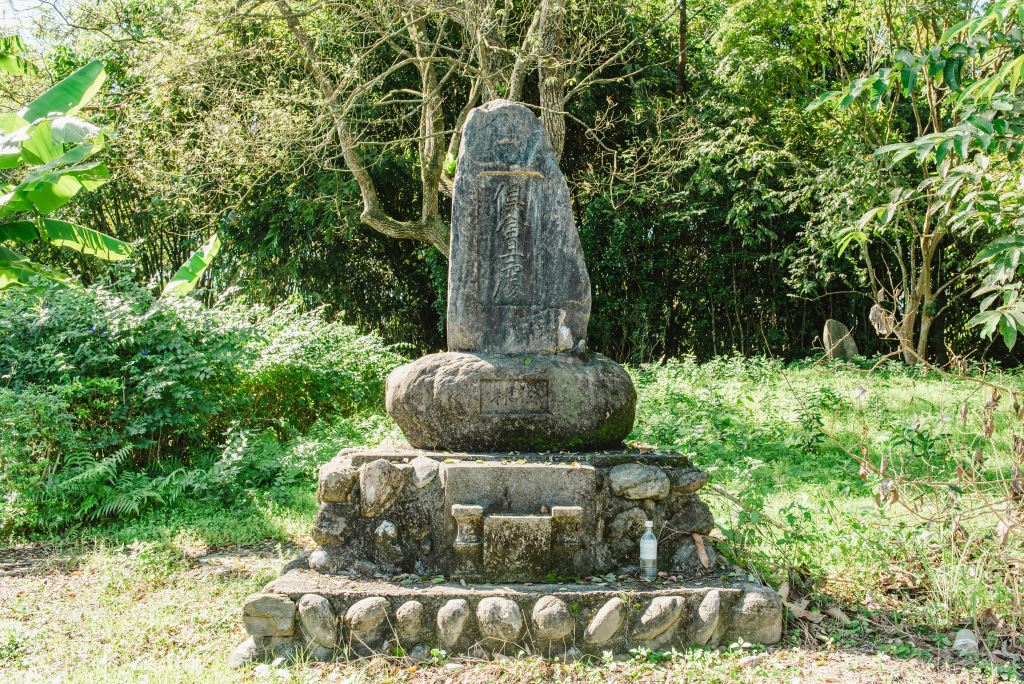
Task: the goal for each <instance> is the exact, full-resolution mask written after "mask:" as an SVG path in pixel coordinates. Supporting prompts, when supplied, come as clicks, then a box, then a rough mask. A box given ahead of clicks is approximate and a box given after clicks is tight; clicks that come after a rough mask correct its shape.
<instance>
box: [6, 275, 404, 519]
mask: <svg viewBox="0 0 1024 684" xmlns="http://www.w3.org/2000/svg"><path fill="white" fill-rule="evenodd" d="M400 361H401V357H399V356H398V355H397V354H395V353H394V352H392V351H390V350H389V348H388V347H387V346H386V345H384V344H383V343H382V342H381V341H380V340H379V339H377V338H374V337H369V336H364V335H360V334H359V333H358V332H356V331H355V330H354V329H352V328H351V327H348V326H344V325H340V324H337V323H332V322H329V321H326V320H324V318H323V315H322V313H321V312H319V311H314V312H306V313H304V312H301V311H299V310H298V308H297V307H295V306H285V307H282V308H280V309H278V310H277V311H274V312H271V311H269V310H266V309H252V308H243V307H239V306H227V307H223V308H214V309H210V308H206V307H203V306H202V305H200V304H199V303H198V302H196V301H193V300H190V299H177V300H171V301H165V300H157V299H155V298H154V297H153V296H152V295H151V294H150V293H149V292H148V291H147V290H145V289H143V288H139V287H136V286H132V285H118V286H114V287H107V286H94V287H89V288H74V289H72V288H62V287H47V288H43V289H42V290H41V291H34V292H33V291H30V290H27V289H26V290H21V289H16V290H11V291H9V292H6V293H4V295H3V296H2V306H0V497H2V498H0V530H3V529H7V530H17V529H34V528H40V527H50V528H52V527H55V526H61V525H66V524H69V523H78V522H82V521H90V520H98V519H101V518H110V517H116V516H124V515H132V514H135V513H138V512H139V511H141V510H142V509H143V508H146V507H148V506H152V505H159V504H165V503H169V502H171V501H173V500H174V499H176V498H177V497H178V496H180V495H181V494H183V493H185V492H190V493H192V494H194V495H216V496H219V497H226V498H230V497H231V496H233V495H235V494H236V493H237V492H238V491H239V490H240V489H243V488H246V487H260V486H264V487H266V486H280V485H282V484H285V483H289V482H294V481H297V480H299V479H300V477H301V476H305V475H309V474H310V473H308V472H307V471H308V470H309V467H310V463H308V462H307V461H305V460H303V459H302V458H299V459H298V461H296V459H294V458H292V457H291V456H290V455H289V454H288V448H289V447H288V446H287V445H282V444H280V443H279V441H278V440H279V439H286V440H289V439H290V440H294V438H296V437H297V436H299V435H301V433H303V432H304V431H306V430H309V429H310V428H311V427H312V426H313V425H314V424H316V423H317V421H318V420H319V419H321V417H330V418H331V419H336V418H337V417H339V416H342V417H354V416H356V415H357V414H359V413H360V412H362V413H367V412H371V411H372V410H373V409H377V410H378V411H379V409H380V408H382V407H381V404H382V398H383V388H384V379H385V377H386V375H387V373H388V372H389V371H390V369H391V368H392V367H393V366H394V365H395V364H397V363H399V362H400ZM317 457H318V458H320V460H323V459H324V458H326V457H327V456H326V455H324V454H321V453H318V454H317Z"/></svg>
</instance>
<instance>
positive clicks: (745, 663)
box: [736, 655, 764, 668]
mask: <svg viewBox="0 0 1024 684" xmlns="http://www.w3.org/2000/svg"><path fill="white" fill-rule="evenodd" d="M762 660H764V656H763V655H748V656H743V657H742V658H740V659H739V660H737V661H736V667H742V668H747V667H754V666H755V665H757V664H758V663H760V662H761V661H762Z"/></svg>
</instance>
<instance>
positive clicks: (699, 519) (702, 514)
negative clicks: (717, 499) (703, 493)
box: [670, 494, 715, 536]
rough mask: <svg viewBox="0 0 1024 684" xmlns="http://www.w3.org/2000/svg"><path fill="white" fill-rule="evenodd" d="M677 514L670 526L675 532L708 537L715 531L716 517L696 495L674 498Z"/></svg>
mask: <svg viewBox="0 0 1024 684" xmlns="http://www.w3.org/2000/svg"><path fill="white" fill-rule="evenodd" d="M672 505H673V506H674V508H675V513H674V514H673V515H672V519H671V521H670V526H671V529H672V531H673V532H679V533H682V534H700V535H705V536H706V535H708V534H710V533H711V530H713V529H715V517H714V516H713V515H712V514H711V509H710V508H708V505H707V504H706V503H704V501H703V500H702V499H701V498H700V497H699V496H697V495H696V494H684V495H682V496H676V497H673V498H672Z"/></svg>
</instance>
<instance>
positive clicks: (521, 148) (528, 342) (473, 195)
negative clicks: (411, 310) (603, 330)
mask: <svg viewBox="0 0 1024 684" xmlns="http://www.w3.org/2000/svg"><path fill="white" fill-rule="evenodd" d="M589 317H590V279H589V277H588V276H587V268H586V265H585V263H584V261H583V252H582V250H581V248H580V243H579V236H578V235H577V233H576V226H575V224H574V223H573V218H572V207H571V204H570V201H569V190H568V187H567V186H566V184H565V178H564V176H563V175H562V172H561V170H560V169H559V168H558V164H557V162H556V161H555V156H554V152H553V150H552V149H551V143H550V142H549V141H548V137H547V133H546V132H545V131H544V128H543V126H541V123H540V121H539V120H538V119H537V117H535V116H534V115H533V114H532V113H531V112H530V110H529V109H527V108H526V107H524V106H523V105H519V104H514V103H511V102H507V101H505V100H495V101H493V102H489V103H487V104H486V105H483V106H482V107H478V108H477V109H475V110H473V112H471V113H470V115H469V118H468V119H467V120H466V126H465V129H464V132H463V142H462V148H461V150H460V154H459V165H458V173H457V175H456V178H455V197H454V201H453V206H452V250H451V265H450V268H449V272H448V349H449V350H451V351H474V352H490V353H499V354H520V353H545V352H547V353H550V352H557V351H566V350H570V349H573V348H574V347H575V348H577V349H579V348H582V347H583V343H584V341H585V339H586V336H587V322H588V320H589Z"/></svg>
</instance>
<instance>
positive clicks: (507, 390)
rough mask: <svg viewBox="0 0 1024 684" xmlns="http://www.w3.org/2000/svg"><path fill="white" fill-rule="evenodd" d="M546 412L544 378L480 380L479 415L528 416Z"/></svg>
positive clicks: (545, 385) (546, 402)
mask: <svg viewBox="0 0 1024 684" xmlns="http://www.w3.org/2000/svg"><path fill="white" fill-rule="evenodd" d="M547 412H548V381H547V380H546V379H544V378H535V379H531V380H512V379H507V378H484V379H482V380H480V413H483V414H488V413H490V414H494V415H516V414H519V415H530V414H542V413H547Z"/></svg>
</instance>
